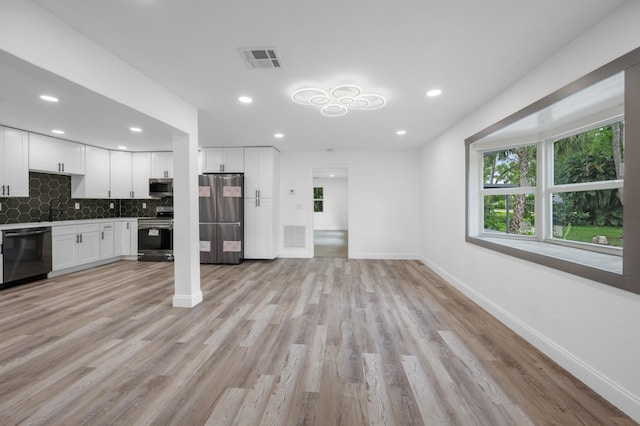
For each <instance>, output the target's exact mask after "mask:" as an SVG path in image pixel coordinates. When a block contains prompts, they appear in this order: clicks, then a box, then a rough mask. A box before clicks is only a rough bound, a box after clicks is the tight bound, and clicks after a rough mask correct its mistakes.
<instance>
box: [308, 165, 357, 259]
mask: <svg viewBox="0 0 640 426" xmlns="http://www.w3.org/2000/svg"><path fill="white" fill-rule="evenodd" d="M313 253H314V257H330V258H348V257H349V172H348V169H347V168H346V167H332V168H314V169H313Z"/></svg>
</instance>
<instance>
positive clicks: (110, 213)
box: [0, 172, 173, 224]
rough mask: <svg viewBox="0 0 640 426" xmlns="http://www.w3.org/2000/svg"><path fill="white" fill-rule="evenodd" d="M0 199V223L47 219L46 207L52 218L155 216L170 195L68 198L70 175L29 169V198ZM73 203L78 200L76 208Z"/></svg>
mask: <svg viewBox="0 0 640 426" xmlns="http://www.w3.org/2000/svg"><path fill="white" fill-rule="evenodd" d="M0 203H2V210H0V224H6V223H26V222H43V221H48V220H49V211H50V210H51V211H52V216H53V220H73V219H102V218H109V217H147V216H155V208H156V207H157V206H170V205H172V203H173V199H172V198H162V199H159V200H154V199H149V200H113V199H104V200H103V199H98V200H87V199H83V198H79V199H74V198H71V176H63V175H53V174H47V173H37V172H29V198H26V197H25V198H3V197H0ZM75 203H79V204H80V208H79V209H76V208H75ZM110 203H113V208H110ZM142 203H146V208H142Z"/></svg>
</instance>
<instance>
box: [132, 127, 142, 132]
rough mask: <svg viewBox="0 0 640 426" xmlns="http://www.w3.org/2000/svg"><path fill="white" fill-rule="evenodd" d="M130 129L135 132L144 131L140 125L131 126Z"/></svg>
mask: <svg viewBox="0 0 640 426" xmlns="http://www.w3.org/2000/svg"><path fill="white" fill-rule="evenodd" d="M129 130H131V131H132V132H134V133H140V132H141V131H142V129H141V128H140V127H129Z"/></svg>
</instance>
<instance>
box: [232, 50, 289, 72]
mask: <svg viewBox="0 0 640 426" xmlns="http://www.w3.org/2000/svg"><path fill="white" fill-rule="evenodd" d="M238 51H239V52H240V54H241V55H242V57H243V58H244V60H245V62H246V63H247V65H248V66H249V68H251V69H254V70H255V69H268V68H282V61H281V60H280V56H279V55H278V51H277V50H276V49H274V48H269V47H266V48H248V49H238Z"/></svg>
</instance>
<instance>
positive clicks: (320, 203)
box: [313, 187, 324, 213]
mask: <svg viewBox="0 0 640 426" xmlns="http://www.w3.org/2000/svg"><path fill="white" fill-rule="evenodd" d="M323 193H324V188H322V187H315V188H313V212H314V213H322V212H323V211H324V200H323Z"/></svg>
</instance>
